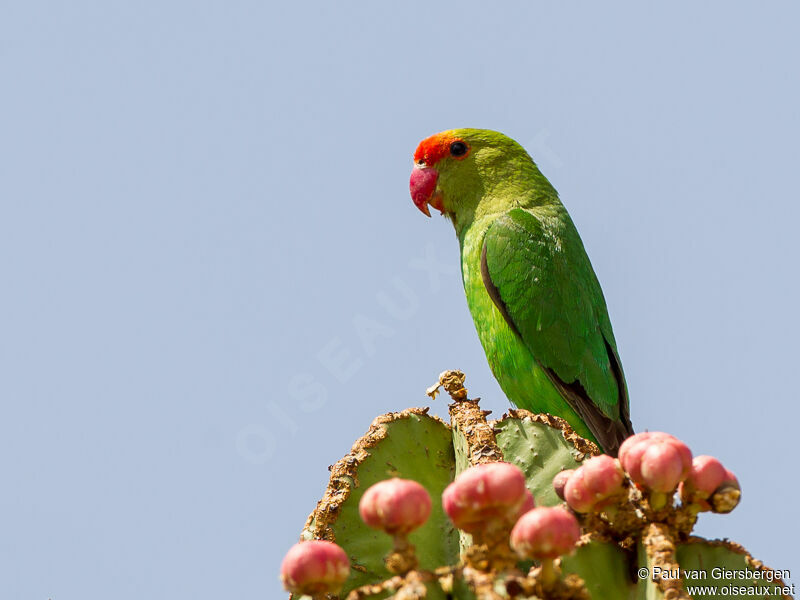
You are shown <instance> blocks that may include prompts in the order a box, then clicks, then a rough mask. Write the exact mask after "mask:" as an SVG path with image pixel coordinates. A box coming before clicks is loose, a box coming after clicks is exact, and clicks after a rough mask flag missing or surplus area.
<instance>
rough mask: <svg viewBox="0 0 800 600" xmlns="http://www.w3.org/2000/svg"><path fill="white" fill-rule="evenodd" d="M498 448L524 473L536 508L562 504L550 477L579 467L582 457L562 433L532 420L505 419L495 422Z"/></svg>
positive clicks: (507, 460) (529, 418) (528, 418)
mask: <svg viewBox="0 0 800 600" xmlns="http://www.w3.org/2000/svg"><path fill="white" fill-rule="evenodd" d="M494 429H495V435H496V440H497V445H498V446H500V449H501V450H502V451H503V457H504V458H505V460H506V462H510V463H512V464H514V465H516V466H518V467H519V468H520V469H522V472H523V473H525V479H526V480H527V482H528V489H529V490H530V491H531V493H532V494H533V499H534V500H535V501H536V505H537V506H556V505H557V504H560V503H561V500H559V498H558V496H556V493H555V491H553V477H555V476H556V474H557V473H559V472H560V471H563V470H564V469H575V468H577V467H579V466H580V464H581V463H580V461H581V460H583V458H584V455H583V453H581V452H580V451H579V450H577V449H576V448H575V447H574V446H573V445H572V444H570V443H569V442H568V441H567V440H566V439H565V438H564V435H563V432H562V430H560V429H557V428H554V427H551V426H549V425H546V424H545V423H540V422H537V421H534V420H533V419H532V418H531V417H528V416H526V417H524V418H522V419H519V418H513V417H506V418H504V419H502V420H500V421H497V422H495V423H494Z"/></svg>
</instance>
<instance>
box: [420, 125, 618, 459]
mask: <svg viewBox="0 0 800 600" xmlns="http://www.w3.org/2000/svg"><path fill="white" fill-rule="evenodd" d="M414 163H415V164H414V170H413V171H412V173H411V181H410V188H411V198H412V199H413V201H414V204H415V205H416V206H417V208H419V209H420V210H421V211H422V212H423V213H425V214H426V215H428V216H430V211H429V209H428V206H429V205H430V206H432V207H434V208H435V209H437V210H439V211H440V212H441V213H442V214H443V215H445V216H446V217H447V218H448V219H450V221H452V223H453V225H454V226H455V230H456V235H457V236H458V241H459V245H460V247H461V274H462V278H463V281H464V291H465V292H466V294H467V303H468V304H469V310H470V312H471V313H472V318H473V320H474V321H475V328H476V329H477V330H478V337H479V338H480V340H481V344H482V345H483V349H484V351H485V352H486V358H487V359H488V361H489V366H490V367H491V369H492V372H493V373H494V376H495V377H496V378H497V381H498V382H499V383H500V387H501V388H502V389H503V392H505V394H506V396H508V399H509V400H510V401H511V402H512V403H513V404H515V405H516V406H518V407H520V408H525V409H527V410H530V411H533V412H537V413H538V412H547V413H550V414H553V415H557V416H559V417H562V418H564V419H566V420H567V422H568V423H569V424H570V425H571V426H572V427H573V429H575V431H576V432H577V433H578V434H579V435H581V436H583V437H586V438H588V439H590V440H593V441H596V442H597V443H599V445H600V446H601V447H602V449H603V451H604V452H606V453H607V454H610V455H612V456H616V454H617V450H618V448H619V445H620V443H621V442H622V441H623V440H624V439H625V438H626V437H627V436H629V435H631V434H632V433H633V427H632V426H631V422H630V417H629V411H628V390H627V387H626V384H625V376H624V374H623V372H622V365H621V363H620V359H619V354H618V352H617V344H616V341H615V340H614V332H613V331H612V329H611V321H610V320H609V318H608V310H607V308H606V302H605V299H604V298H603V292H602V290H601V289H600V283H599V282H598V281H597V276H596V275H595V273H594V270H593V269H592V265H591V263H590V262H589V257H588V256H587V255H586V250H585V249H584V247H583V242H582V241H581V238H580V236H579V235H578V231H577V229H576V228H575V225H574V224H573V222H572V219H571V218H570V216H569V214H568V213H567V210H566V209H565V208H564V205H563V204H561V201H560V200H559V198H558V193H557V192H556V190H555V189H554V188H553V186H552V185H551V184H550V182H549V181H548V180H547V179H546V178H545V177H544V175H542V173H541V172H540V171H539V168H538V167H537V166H536V164H535V163H534V162H533V160H532V159H531V157H530V156H529V155H528V153H527V152H526V151H525V149H524V148H523V147H522V146H520V145H519V144H518V143H517V142H515V141H514V140H512V139H510V138H508V137H506V136H505V135H503V134H501V133H497V132H496V131H490V130H487V129H453V130H450V131H443V132H441V133H437V134H435V135H433V136H431V137H429V138H427V139H426V140H423V141H422V142H421V143H420V144H419V146H418V147H417V151H416V152H415V154H414Z"/></svg>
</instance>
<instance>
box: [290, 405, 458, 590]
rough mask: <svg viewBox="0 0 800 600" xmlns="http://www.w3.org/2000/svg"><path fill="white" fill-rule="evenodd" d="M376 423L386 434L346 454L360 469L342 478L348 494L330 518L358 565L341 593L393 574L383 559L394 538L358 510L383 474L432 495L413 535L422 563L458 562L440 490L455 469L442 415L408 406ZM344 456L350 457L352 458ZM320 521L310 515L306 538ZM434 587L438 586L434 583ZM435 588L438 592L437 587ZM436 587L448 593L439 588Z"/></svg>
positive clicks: (454, 537)
mask: <svg viewBox="0 0 800 600" xmlns="http://www.w3.org/2000/svg"><path fill="white" fill-rule="evenodd" d="M378 427H380V428H382V429H383V430H384V432H385V436H384V437H382V438H381V439H379V441H378V442H377V443H375V444H374V445H372V446H366V445H362V446H361V447H360V448H359V450H358V451H357V452H355V453H351V455H348V456H352V458H351V459H350V460H351V461H353V463H354V464H355V463H356V462H357V474H356V477H352V478H351V477H347V476H344V477H341V478H340V479H341V483H340V485H341V486H343V487H344V488H345V490H344V492H346V494H345V493H343V494H341V495H342V496H345V495H346V498H345V499H344V501H343V502H341V503H339V504H338V508H337V509H336V512H337V514H338V516H337V518H335V520H333V521H331V522H329V526H330V528H331V530H332V533H333V538H334V539H335V541H336V543H337V544H339V545H340V546H342V548H344V549H345V551H346V552H347V554H348V555H349V556H350V559H351V561H352V564H353V567H354V568H353V570H352V572H351V576H350V578H349V579H348V580H347V583H346V585H345V588H344V590H343V593H342V596H345V595H347V592H348V591H349V590H351V589H353V588H355V587H359V586H362V585H365V584H371V583H377V582H380V581H383V580H385V579H388V578H389V577H391V576H392V575H391V574H390V573H389V572H388V570H387V569H386V567H385V566H384V563H383V559H384V557H385V556H386V555H387V554H388V553H389V551H390V550H391V548H392V539H391V537H390V536H388V535H387V534H385V533H383V532H381V531H376V530H374V529H370V528H369V527H367V526H366V525H365V524H364V522H363V521H362V520H361V517H360V516H359V513H358V503H359V501H360V500H361V496H362V495H363V493H364V491H366V490H367V488H369V487H370V486H371V485H373V484H375V483H378V482H379V481H383V480H384V479H389V478H391V477H402V478H404V479H413V480H414V481H417V482H419V483H421V484H422V485H423V486H424V487H425V489H426V490H427V491H428V493H429V494H430V496H431V500H432V505H433V509H432V511H431V516H430V518H429V519H428V521H427V523H425V525H423V526H422V527H420V528H419V529H417V530H416V531H414V532H412V533H411V535H410V536H409V540H410V541H411V543H412V544H414V545H415V546H416V549H417V557H418V559H419V563H420V568H422V569H430V570H433V569H435V568H436V567H439V566H442V565H452V564H456V563H457V562H458V557H459V549H458V536H457V535H456V532H455V530H454V528H453V526H452V524H451V523H450V520H449V519H448V518H447V516H446V515H445V514H444V510H443V509H442V503H441V496H442V492H443V491H444V488H445V487H446V486H447V485H448V484H449V483H450V482H451V481H452V480H453V477H454V470H455V457H454V454H453V441H452V438H451V433H450V428H449V427H448V426H447V425H446V424H445V423H443V422H442V421H440V420H438V419H435V418H433V417H429V416H427V415H425V414H422V413H414V412H410V411H405V412H403V413H397V416H396V418H393V419H392V420H388V421H387V422H384V423H381V424H380V425H379V426H378ZM378 435H379V436H380V435H381V432H378ZM363 439H365V438H362V440H363ZM356 446H358V443H357V444H356ZM354 449H355V447H354ZM354 454H355V456H353V455H354ZM343 460H345V461H347V460H348V457H346V458H345V459H343ZM340 462H341V461H340ZM317 526H318V523H316V519H314V520H312V521H311V522H310V524H309V527H308V528H307V530H306V532H304V537H307V538H308V537H314V535H313V531H314V529H315V527H317ZM430 587H432V588H438V586H436V585H434V586H430ZM431 591H433V592H434V593H435V590H431ZM438 592H439V594H441V595H442V597H444V594H443V593H442V592H441V589H439V590H438ZM429 597H431V596H429ZM433 597H435V596H433Z"/></svg>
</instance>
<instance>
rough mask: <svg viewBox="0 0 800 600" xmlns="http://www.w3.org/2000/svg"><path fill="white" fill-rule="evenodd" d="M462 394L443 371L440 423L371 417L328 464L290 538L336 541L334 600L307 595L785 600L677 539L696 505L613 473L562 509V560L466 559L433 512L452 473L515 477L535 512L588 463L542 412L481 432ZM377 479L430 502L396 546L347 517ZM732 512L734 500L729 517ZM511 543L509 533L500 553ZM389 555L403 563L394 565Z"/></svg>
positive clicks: (573, 439) (730, 560)
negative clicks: (611, 484) (512, 470)
mask: <svg viewBox="0 0 800 600" xmlns="http://www.w3.org/2000/svg"><path fill="white" fill-rule="evenodd" d="M463 383H464V375H463V374H462V373H460V372H458V371H447V372H445V373H443V374H442V375H441V376H440V380H439V383H438V385H436V386H434V387H432V388H430V389H429V395H431V396H432V397H435V395H436V393H437V391H438V389H439V388H440V387H443V388H444V389H445V390H446V391H447V392H448V394H449V395H450V397H451V399H452V400H453V403H452V404H451V405H450V407H449V409H450V423H449V424H448V423H445V422H444V421H443V420H441V419H439V418H437V417H434V416H431V415H429V414H428V409H427V408H410V409H407V410H405V411H402V412H398V413H390V414H387V415H382V416H380V417H378V418H376V419H375V420H374V421H373V423H372V425H371V426H370V428H369V430H368V431H367V433H366V434H365V435H364V436H363V437H362V438H361V439H359V440H358V441H356V443H355V444H354V445H353V447H352V449H351V451H350V452H349V453H348V454H347V455H346V456H345V457H344V458H342V459H341V460H339V461H338V462H337V463H336V464H335V465H334V466H333V467H332V469H331V476H330V482H329V484H328V488H327V490H326V492H325V495H324V496H323V498H322V499H321V500H320V501H319V502H318V503H317V506H316V508H315V510H314V511H313V512H312V513H311V515H310V516H309V518H308V520H307V522H306V524H305V527H304V528H303V531H302V534H301V540H328V541H332V542H336V544H338V545H339V546H340V547H341V548H343V549H344V550H345V552H346V554H347V556H348V557H349V559H350V567H351V568H350V572H349V576H348V578H347V580H346V581H345V582H344V584H343V586H342V587H341V589H340V591H339V592H338V595H334V594H330V592H326V594H321V593H320V594H316V595H315V594H311V596H312V597H314V598H330V599H336V598H341V599H345V598H347V599H348V600H361V599H367V598H388V597H393V598H398V599H413V598H430V599H442V600H444V599H452V598H458V599H461V598H480V599H483V598H487V599H488V598H491V599H492V600H495V599H500V598H576V599H577V598H595V599H603V598H621V599H624V598H629V599H631V600H633V599H642V600H644V599H648V600H649V599H661V598H665V599H672V598H690V597H696V598H700V597H703V596H705V595H709V596H710V595H717V596H718V597H727V598H737V597H753V595H754V593H756V592H758V593H757V596H758V597H762V598H788V597H791V596H790V595H789V593H790V592H791V589H790V588H789V587H788V586H786V585H785V583H784V582H783V581H781V580H780V579H779V578H777V577H776V576H775V572H773V571H771V570H770V569H769V568H767V567H765V566H764V565H762V564H761V563H760V562H758V561H756V560H754V559H753V558H752V557H751V556H749V555H748V554H747V553H746V552H745V551H744V550H743V549H742V548H741V547H739V546H737V545H735V544H732V543H730V542H720V541H707V540H704V539H701V538H698V537H694V536H691V535H690V534H691V529H692V527H693V525H694V523H695V521H696V519H697V513H698V512H699V510H708V509H707V508H706V509H698V508H697V506H698V504H696V503H690V502H689V501H688V500H687V499H686V498H683V497H682V498H683V503H682V504H679V503H677V502H675V501H673V500H671V498H672V495H671V494H668V495H667V496H668V499H667V500H666V501H664V498H663V496H664V495H663V494H661V495H659V494H657V493H655V492H648V491H647V488H646V486H642V485H640V484H639V482H635V481H634V480H633V479H634V478H633V477H632V476H631V477H628V475H627V474H626V475H625V479H624V481H623V482H622V484H621V487H620V488H619V490H620V491H617V492H615V493H616V495H614V494H609V496H611V497H610V499H609V500H606V501H605V503H604V504H600V505H598V507H596V508H593V509H591V510H588V511H584V512H582V513H578V512H577V511H575V510H572V511H571V512H570V514H572V515H573V516H574V517H575V519H576V520H577V522H578V523H579V524H580V526H581V530H582V533H583V535H582V536H581V537H580V540H579V541H578V543H577V547H575V549H574V552H572V553H571V554H568V555H565V556H562V557H561V558H560V559H556V560H554V561H550V560H549V559H547V560H543V559H541V558H540V557H538V556H536V555H533V556H534V557H536V558H537V561H536V562H533V563H532V562H531V561H529V560H524V559H520V558H512V559H511V562H510V563H509V562H507V561H506V562H503V561H502V560H500V559H493V557H492V556H493V553H496V552H500V554H503V552H502V551H498V550H497V548H498V547H499V546H497V545H496V544H494V545H492V544H493V543H494V542H492V543H490V544H489V545H488V548H489V549H488V550H486V551H484V553H483V554H481V552H478V551H476V547H478V546H480V544H481V543H484V542H485V541H486V538H485V537H480V536H479V537H478V538H476V539H473V536H472V535H470V534H468V533H466V532H465V531H460V530H459V529H456V528H455V527H454V525H453V521H451V518H452V514H451V518H448V514H446V513H445V510H444V509H443V506H442V501H441V498H442V494H443V493H444V492H445V489H446V488H447V487H448V486H449V485H450V484H451V483H452V482H453V481H454V480H456V479H457V478H458V477H459V475H460V474H461V473H463V472H464V471H467V470H468V469H470V467H474V466H476V465H483V464H487V463H496V462H499V461H505V462H507V463H511V464H512V465H515V466H516V467H519V469H520V470H521V471H522V473H523V474H524V478H525V484H526V486H527V489H528V490H529V491H530V493H531V494H532V496H533V502H535V505H536V506H539V507H547V506H560V505H563V504H564V502H563V501H562V499H561V498H560V497H559V495H557V493H556V490H555V489H554V486H553V479H554V477H555V476H556V475H557V474H559V473H560V472H561V471H564V470H568V469H577V468H578V467H580V466H581V465H583V464H588V462H592V461H589V459H591V457H593V456H596V455H598V454H600V452H599V450H598V448H597V447H596V446H595V444H593V443H592V442H589V441H587V440H584V439H582V438H580V437H579V436H578V435H577V434H575V432H574V431H573V430H572V429H571V428H570V426H569V425H568V424H567V423H566V422H565V421H563V420H562V419H559V418H557V417H553V416H550V415H535V414H532V413H529V412H527V411H522V410H518V411H513V410H512V411H510V412H509V414H508V415H505V416H504V417H503V418H501V419H499V420H496V421H487V419H486V417H487V415H488V413H487V412H484V411H482V410H481V409H480V407H479V405H478V401H477V400H469V399H468V398H467V391H466V389H465V388H464V387H463ZM687 452H688V449H687ZM605 460H606V461H609V460H610V459H608V458H606V459H605ZM617 464H619V463H617ZM633 470H635V469H633ZM621 472H622V471H620V473H621ZM620 477H621V476H620ZM391 478H401V479H404V480H412V481H415V482H418V483H419V484H422V486H423V487H424V488H425V490H427V492H428V494H429V495H430V497H431V499H432V503H431V511H430V515H429V517H428V519H427V521H426V522H425V523H424V524H423V525H422V526H420V527H419V528H417V529H415V530H413V531H411V532H410V533H408V535H407V537H406V536H405V535H402V536H399V537H397V536H395V538H394V542H393V538H392V536H390V535H387V534H386V533H384V532H382V531H378V530H375V529H371V528H370V527H368V526H367V525H366V523H365V522H364V521H363V520H362V518H361V516H360V515H359V503H360V501H361V499H362V496H363V495H364V492H365V491H366V490H367V489H369V488H370V487H371V486H373V485H374V484H377V483H379V482H382V481H385V480H388V479H391ZM737 487H738V484H737ZM526 493H527V492H526ZM672 493H674V490H673V492H672ZM561 494H562V496H563V492H561ZM682 494H683V492H682ZM726 498H727V499H728V500H729V499H730V497H729V496H728V497H726ZM568 500H569V498H568ZM698 502H700V503H701V504H702V503H703V502H705V501H698ZM736 502H738V491H737V492H736V494H735V502H733V503H732V506H735V503H736ZM570 506H572V505H570ZM732 506H731V507H732ZM582 510H583V509H582ZM728 510H729V509H728ZM717 512H727V510H724V511H723V510H720V511H717ZM521 521H522V519H520V522H521ZM577 531H578V530H577V529H576V532H577ZM504 535H505V538H504V540H505V541H501V543H500V546H502V547H503V548H505V549H506V551H507V553H506V554H507V555H508V556H513V554H512V553H511V552H510V550H509V542H508V531H506V532H505V534H504ZM514 535H517V534H516V529H515V532H514V533H512V540H511V545H512V546H514V539H513V536H514ZM398 539H399V540H401V542H400V543H399V545H398ZM484 545H485V544H484ZM515 549H516V547H515ZM487 552H488V554H487ZM398 556H400V557H401V558H402V557H405V559H408V560H406V561H405V562H403V560H401V562H400V563H397V561H396V558H397V557H398ZM476 556H477V557H478V558H476ZM389 557H395V558H394V559H392V558H389ZM495 558H496V557H495ZM393 561H394V562H393ZM551 563H552V565H551ZM398 564H401V565H402V564H405V565H406V566H405V567H403V566H398ZM536 565H539V566H536ZM531 567H533V568H532V569H531V571H530V572H529V573H528V569H530V568H531ZM712 570H714V571H713V573H712ZM526 573H527V575H526ZM553 573H556V578H557V580H558V583H557V585H556V584H553V578H552V577H553V576H552V574H553ZM743 574H744V575H745V576H746V577H744V578H742V575H743ZM748 574H749V577H747V575H748ZM548 581H549V582H550V583H548ZM703 586H705V587H703ZM711 588H713V590H712V589H711ZM289 589H292V588H289ZM690 593H691V594H693V596H692V595H690ZM297 597H298V596H297V595H295V598H297Z"/></svg>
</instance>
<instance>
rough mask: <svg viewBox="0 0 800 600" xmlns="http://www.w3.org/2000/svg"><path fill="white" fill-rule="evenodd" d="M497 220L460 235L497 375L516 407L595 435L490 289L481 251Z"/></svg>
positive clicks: (478, 324)
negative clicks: (554, 417) (483, 272)
mask: <svg viewBox="0 0 800 600" xmlns="http://www.w3.org/2000/svg"><path fill="white" fill-rule="evenodd" d="M495 218H496V216H487V217H484V218H482V219H480V220H478V221H475V222H473V223H472V224H471V225H470V226H469V227H468V228H467V229H466V230H465V231H463V233H462V235H461V236H460V242H461V274H462V278H463V281H464V291H465V292H466V296H467V304H468V305H469V310H470V313H471V314H472V319H473V321H474V323H475V328H476V330H477V332H478V337H479V339H480V341H481V345H482V346H483V349H484V352H485V353H486V358H487V359H488V361H489V366H490V367H491V369H492V373H493V374H494V376H495V378H496V379H497V381H498V382H499V384H500V387H501V388H502V390H503V392H504V393H505V394H506V396H507V397H508V399H509V400H510V401H511V402H512V403H513V404H514V405H516V406H518V407H519V408H524V409H527V410H530V411H532V412H536V413H541V412H547V413H551V414H556V415H559V416H561V417H563V418H565V419H566V420H567V421H568V422H569V423H570V425H572V427H573V429H575V430H576V432H577V433H578V434H579V435H581V436H583V437H587V438H588V439H594V436H593V435H592V434H591V432H590V431H589V428H588V427H587V426H586V425H585V424H584V423H583V420H582V419H581V418H580V417H579V416H578V415H577V413H576V412H575V411H574V410H573V409H572V408H571V407H570V406H569V405H568V404H567V402H566V401H565V400H564V399H563V398H562V396H561V394H560V393H559V392H558V391H557V390H556V388H555V387H554V386H553V384H552V383H550V380H549V379H548V377H547V375H546V374H545V373H544V371H542V369H541V368H540V367H539V365H538V363H537V362H536V359H535V357H534V356H533V355H532V354H531V352H530V350H529V349H528V347H527V346H526V345H525V343H524V342H523V341H522V339H521V338H520V337H519V336H518V335H517V334H516V333H515V331H514V330H513V329H512V328H511V326H510V325H509V324H508V323H507V322H506V320H505V318H504V316H503V314H502V313H501V312H500V310H499V309H498V308H497V306H496V305H495V304H494V302H493V301H492V299H491V297H490V296H489V293H488V292H487V290H486V286H485V285H484V282H483V278H482V276H481V252H482V249H483V242H484V237H485V236H486V232H487V230H488V228H489V226H490V225H491V224H492V222H493V221H494V219H495ZM534 293H536V291H535V290H534ZM542 293H546V290H542Z"/></svg>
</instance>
